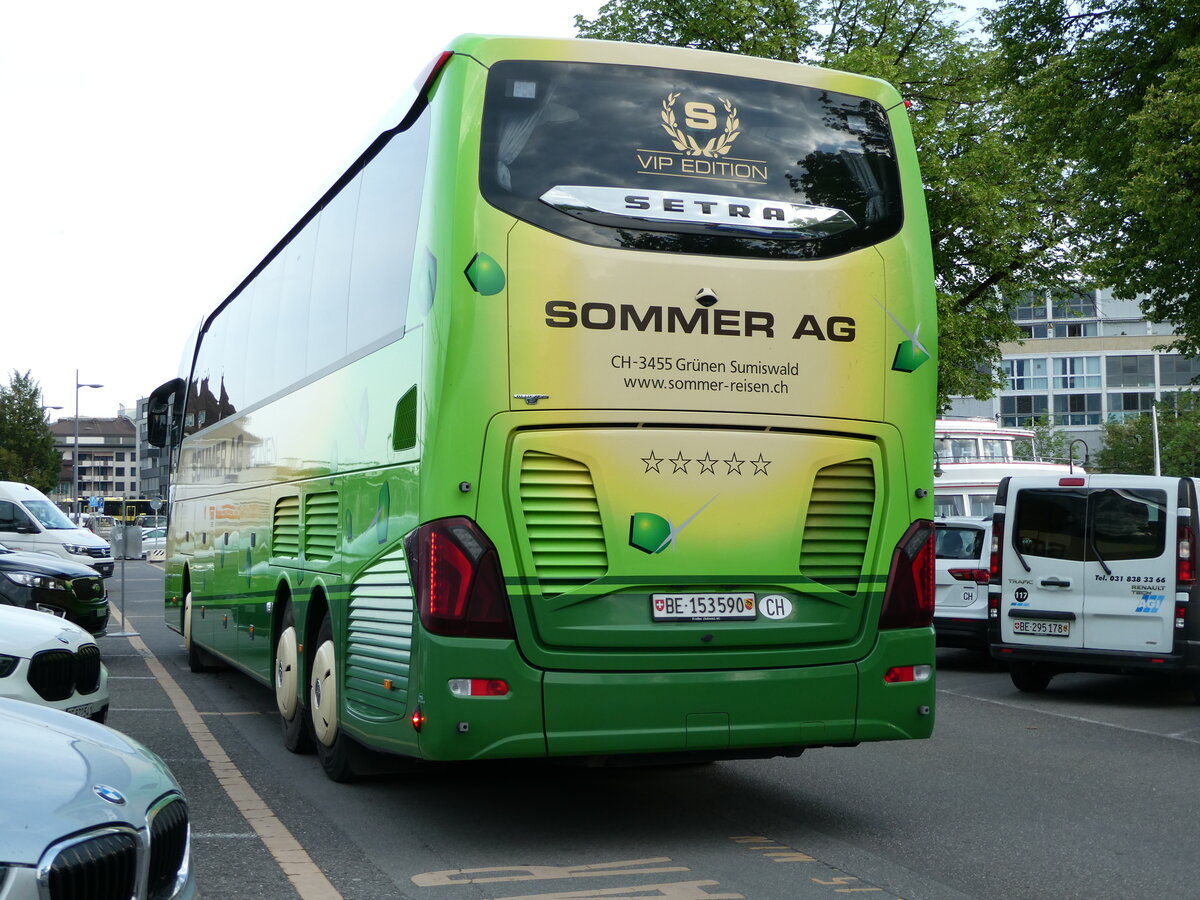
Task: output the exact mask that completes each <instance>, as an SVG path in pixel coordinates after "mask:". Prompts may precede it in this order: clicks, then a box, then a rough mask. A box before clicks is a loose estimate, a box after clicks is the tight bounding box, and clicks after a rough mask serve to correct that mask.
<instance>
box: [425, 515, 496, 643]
mask: <svg viewBox="0 0 1200 900" xmlns="http://www.w3.org/2000/svg"><path fill="white" fill-rule="evenodd" d="M404 549H405V552H407V554H408V563H409V566H410V571H411V572H413V573H415V575H416V577H415V578H414V586H415V588H416V591H415V593H416V595H417V596H416V599H417V610H418V611H419V613H420V616H421V624H422V625H423V626H425V630H426V631H428V632H430V633H431V634H440V635H445V636H447V637H482V638H510V639H511V638H515V637H516V633H515V631H514V630H513V621H512V611H511V610H510V608H509V603H508V591H507V590H506V589H505V587H504V578H503V577H502V576H501V574H500V560H499V557H498V555H497V553H496V548H495V546H494V545H493V544H492V542H491V541H490V540H489V539H488V536H487V535H486V534H484V533H483V531H482V529H480V527H479V526H478V525H476V524H475V523H474V522H473V521H471V520H470V519H468V518H465V517H462V516H459V517H455V518H451V519H438V520H436V521H434V522H427V523H426V524H424V525H422V526H420V527H419V528H417V529H416V530H414V531H411V532H409V533H408V535H407V536H406V537H405V538H404Z"/></svg>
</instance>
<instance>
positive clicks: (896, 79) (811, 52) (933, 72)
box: [575, 0, 1080, 409]
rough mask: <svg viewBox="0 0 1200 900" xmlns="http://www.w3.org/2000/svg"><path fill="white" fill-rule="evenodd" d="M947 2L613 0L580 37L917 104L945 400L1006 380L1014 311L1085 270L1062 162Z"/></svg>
mask: <svg viewBox="0 0 1200 900" xmlns="http://www.w3.org/2000/svg"><path fill="white" fill-rule="evenodd" d="M955 9H956V7H955V6H954V4H952V3H950V2H948V0H823V2H820V3H816V4H801V3H799V2H796V0H732V2H716V0H697V2H692V0H689V2H682V0H609V2H608V3H606V4H605V5H604V6H602V7H601V8H600V10H599V11H598V14H597V16H596V18H595V19H592V20H587V19H585V18H583V17H582V16H577V17H576V20H575V22H576V28H577V30H578V33H579V35H580V36H581V37H591V38H602V39H607V40H624V41H641V42H647V43H659V44H672V45H676V46H687V47H699V48H703V49H708V50H722V51H727V52H732V53H748V54H751V55H757V56H768V57H773V58H776V59H784V60H788V61H791V62H803V63H815V64H821V65H828V66H832V67H834V68H841V69H847V70H850V71H855V72H861V73H863V74H866V75H872V76H875V77H878V78H883V79H885V80H887V81H890V82H891V83H893V84H895V85H896V86H897V87H898V88H899V90H900V91H901V93H902V94H903V95H904V96H905V97H906V98H907V99H909V100H911V101H912V104H913V105H912V109H911V116H912V124H913V133H914V137H915V139H916V144H917V154H918V156H919V158H920V162H921V167H922V175H923V177H924V180H925V186H926V201H927V203H928V207H929V219H930V229H931V237H932V241H933V253H934V267H935V272H936V278H937V302H938V316H939V322H938V327H939V332H940V334H939V341H938V344H939V366H938V405H939V408H941V409H944V408H945V407H946V406H948V405H949V398H950V397H951V396H972V397H977V398H979V399H986V398H988V397H990V396H991V395H992V394H993V393H994V392H995V390H996V388H997V387H999V386H1000V384H1001V377H1002V376H1001V372H1000V369H999V366H998V362H999V357H1000V349H999V345H1000V343H1001V342H1004V341H1011V340H1016V339H1018V338H1019V336H1020V332H1019V331H1018V330H1017V328H1016V326H1015V325H1014V324H1013V322H1012V319H1011V311H1012V309H1013V308H1014V306H1015V305H1016V303H1017V302H1018V301H1019V300H1020V299H1022V298H1024V297H1026V296H1028V295H1030V294H1031V293H1045V292H1048V291H1050V290H1053V289H1055V288H1061V286H1062V285H1063V284H1065V283H1072V282H1076V281H1077V280H1078V279H1079V278H1080V267H1079V265H1078V251H1077V242H1076V240H1075V236H1076V235H1075V232H1076V222H1077V216H1076V207H1077V203H1078V202H1079V197H1078V195H1077V194H1076V193H1075V192H1074V187H1073V183H1072V182H1071V181H1070V178H1069V172H1066V171H1065V170H1064V168H1063V166H1062V165H1061V164H1060V161H1059V160H1058V159H1057V157H1055V156H1054V155H1052V154H1051V153H1049V152H1048V150H1047V148H1046V146H1045V145H1044V143H1042V142H1041V141H1039V140H1037V139H1035V138H1034V136H1033V135H1032V134H1031V132H1030V131H1029V130H1028V129H1027V128H1025V127H1023V116H1022V114H1021V111H1020V110H1018V109H1015V108H1014V107H1013V105H1012V103H1011V102H1010V99H1009V90H1008V87H1009V86H1008V84H1007V83H1006V82H1005V81H1004V80H1002V79H998V78H997V77H996V68H995V66H994V65H993V61H994V51H993V50H991V49H990V48H989V47H987V46H986V45H985V44H984V43H982V42H981V41H980V40H979V39H978V38H975V37H973V36H971V35H970V34H967V33H965V32H963V31H962V30H961V28H960V27H959V26H958V24H957V23H956V22H955V20H954V18H953V16H952V15H951V13H952V12H953V11H954V10H955Z"/></svg>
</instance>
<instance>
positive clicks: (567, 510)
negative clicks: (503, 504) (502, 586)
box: [521, 451, 608, 597]
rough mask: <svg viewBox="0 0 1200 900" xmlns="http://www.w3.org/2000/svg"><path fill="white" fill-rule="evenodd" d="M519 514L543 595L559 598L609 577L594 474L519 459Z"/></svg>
mask: <svg viewBox="0 0 1200 900" xmlns="http://www.w3.org/2000/svg"><path fill="white" fill-rule="evenodd" d="M521 509H522V511H523V513H524V515H525V530H526V532H527V533H528V535H529V548H530V552H531V553H532V554H533V565H534V568H535V569H536V571H537V577H538V582H539V583H540V586H541V591H542V595H543V596H546V597H555V596H558V595H559V594H562V593H564V592H565V591H568V590H570V589H571V588H574V587H578V586H579V585H583V584H588V583H589V582H592V581H595V580H596V579H597V578H600V577H601V576H603V575H604V573H605V572H607V571H608V553H607V551H606V550H605V547H604V527H603V524H602V523H601V520H600V504H599V503H598V502H597V500H596V487H595V485H594V484H593V483H592V473H591V472H590V471H589V470H588V467H587V466H585V465H584V464H583V463H581V462H579V461H577V460H574V459H567V458H565V457H562V456H554V455H552V454H549V453H538V452H535V451H530V452H528V453H526V454H525V455H524V456H523V457H522V458H521Z"/></svg>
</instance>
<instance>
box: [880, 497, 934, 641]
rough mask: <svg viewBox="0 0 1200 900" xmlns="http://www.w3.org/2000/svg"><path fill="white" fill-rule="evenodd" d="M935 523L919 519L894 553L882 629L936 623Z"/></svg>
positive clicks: (882, 617)
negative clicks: (934, 598) (934, 597)
mask: <svg viewBox="0 0 1200 900" xmlns="http://www.w3.org/2000/svg"><path fill="white" fill-rule="evenodd" d="M933 595H934V567H933V523H932V522H930V521H929V520H928V519H918V520H917V521H916V522H913V523H912V525H910V526H909V527H908V531H906V532H904V537H902V538H901V539H900V543H899V544H897V545H896V550H895V552H893V553H892V568H891V571H890V572H888V580H887V590H886V592H885V593H884V596H883V612H882V613H880V615H879V627H880V628H926V627H928V626H929V625H930V624H931V623H932V622H933Z"/></svg>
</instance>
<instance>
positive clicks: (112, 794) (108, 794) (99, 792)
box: [92, 784, 125, 806]
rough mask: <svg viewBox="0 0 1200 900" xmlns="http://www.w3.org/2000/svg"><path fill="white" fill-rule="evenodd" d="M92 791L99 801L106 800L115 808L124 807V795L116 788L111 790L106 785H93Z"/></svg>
mask: <svg viewBox="0 0 1200 900" xmlns="http://www.w3.org/2000/svg"><path fill="white" fill-rule="evenodd" d="M92 790H93V791H95V792H96V796H97V797H99V798H100V799H101V800H107V801H108V802H109V803H112V804H115V805H116V806H124V805H125V795H124V794H122V793H121V792H120V791H118V790H117V789H116V788H111V787H109V786H108V785H107V784H93V785H92Z"/></svg>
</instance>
